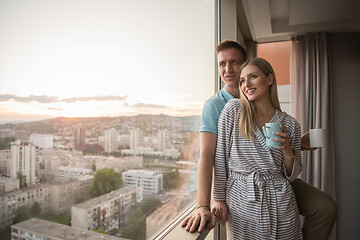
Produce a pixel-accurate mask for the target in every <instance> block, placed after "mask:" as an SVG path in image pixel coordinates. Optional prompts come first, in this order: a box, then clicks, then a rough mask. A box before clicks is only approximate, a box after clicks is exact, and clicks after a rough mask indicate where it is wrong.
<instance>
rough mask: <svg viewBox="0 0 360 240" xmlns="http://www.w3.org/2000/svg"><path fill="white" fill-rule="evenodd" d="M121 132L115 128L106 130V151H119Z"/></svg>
mask: <svg viewBox="0 0 360 240" xmlns="http://www.w3.org/2000/svg"><path fill="white" fill-rule="evenodd" d="M118 137H119V133H118V131H117V130H116V129H115V128H111V129H108V130H105V148H104V150H105V152H107V153H112V152H117V151H118V145H119V143H118Z"/></svg>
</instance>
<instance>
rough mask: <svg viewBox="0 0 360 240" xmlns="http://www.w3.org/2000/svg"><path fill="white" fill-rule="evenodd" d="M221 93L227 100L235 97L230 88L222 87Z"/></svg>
mask: <svg viewBox="0 0 360 240" xmlns="http://www.w3.org/2000/svg"><path fill="white" fill-rule="evenodd" d="M221 94H222V95H223V97H224V99H225V101H226V102H227V101H229V100H231V99H233V98H235V97H234V96H233V95H231V94H230V93H229V92H228V90H226V87H224V88H223V89H221Z"/></svg>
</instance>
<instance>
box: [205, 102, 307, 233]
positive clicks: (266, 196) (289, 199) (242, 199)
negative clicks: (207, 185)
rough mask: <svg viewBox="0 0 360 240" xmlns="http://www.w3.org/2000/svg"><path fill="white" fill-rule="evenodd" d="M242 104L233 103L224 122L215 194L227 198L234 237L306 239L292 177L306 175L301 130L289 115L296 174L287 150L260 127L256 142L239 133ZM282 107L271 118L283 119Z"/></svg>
mask: <svg viewBox="0 0 360 240" xmlns="http://www.w3.org/2000/svg"><path fill="white" fill-rule="evenodd" d="M240 113H241V102H240V100H239V99H232V100H230V101H228V102H227V104H226V106H225V108H224V109H223V111H222V113H221V115H220V118H219V123H218V137H217V146H216V154H215V164H214V182H213V190H212V197H213V199H215V200H219V201H226V204H227V206H228V211H229V221H228V223H227V238H228V239H302V233H301V225H300V219H299V213H298V209H297V205H296V200H295V196H294V193H293V191H292V188H291V185H290V183H289V181H293V180H294V179H295V178H296V177H297V175H298V174H299V173H300V170H301V167H302V164H301V156H300V151H301V149H300V147H301V129H300V126H299V124H298V123H297V122H296V120H295V119H294V118H293V117H291V116H289V115H287V116H286V118H285V119H284V121H283V123H284V125H285V126H286V128H287V129H288V130H289V132H288V134H289V137H290V144H291V146H292V147H294V148H295V150H296V153H297V158H296V160H295V161H294V166H293V169H292V173H291V176H287V175H286V172H285V167H284V165H283V164H284V163H283V162H284V161H283V154H282V151H281V150H277V149H269V148H268V147H267V146H266V140H265V137H264V135H263V133H262V131H260V130H259V129H258V128H257V127H256V132H255V137H254V141H253V142H251V141H249V140H247V139H246V138H244V137H243V136H242V135H240V133H239V115H238V114H240ZM281 114H282V113H281V112H280V111H278V110H277V111H276V113H275V115H274V116H273V118H272V119H271V121H270V122H279V121H280V116H281Z"/></svg>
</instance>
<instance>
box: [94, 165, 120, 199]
mask: <svg viewBox="0 0 360 240" xmlns="http://www.w3.org/2000/svg"><path fill="white" fill-rule="evenodd" d="M122 185H123V182H122V177H121V174H120V173H118V172H115V171H114V169H110V168H103V169H100V170H98V171H96V173H95V177H94V181H93V182H92V184H91V185H90V187H89V190H88V191H89V194H90V195H91V197H93V198H94V197H98V196H101V195H103V194H106V193H109V192H111V191H113V190H116V189H119V188H121V187H122Z"/></svg>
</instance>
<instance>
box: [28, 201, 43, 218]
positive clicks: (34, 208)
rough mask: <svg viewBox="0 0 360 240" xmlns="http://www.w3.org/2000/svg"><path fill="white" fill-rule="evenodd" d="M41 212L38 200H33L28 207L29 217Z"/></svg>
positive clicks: (38, 214) (36, 215)
mask: <svg viewBox="0 0 360 240" xmlns="http://www.w3.org/2000/svg"><path fill="white" fill-rule="evenodd" d="M40 214H41V207H40V204H39V203H38V202H34V204H33V205H32V207H31V208H30V216H31V217H38V216H40Z"/></svg>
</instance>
